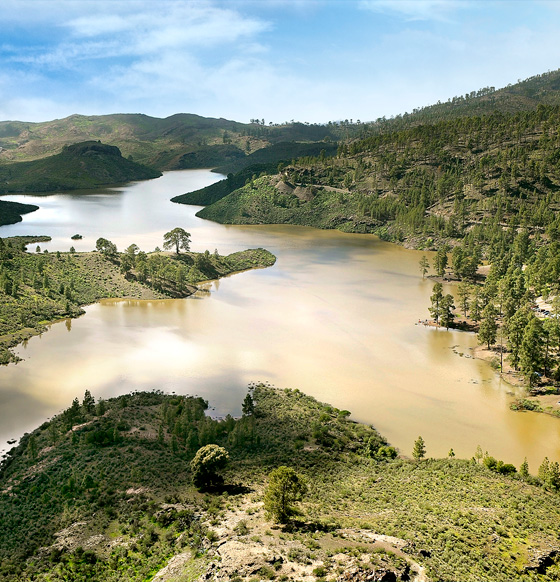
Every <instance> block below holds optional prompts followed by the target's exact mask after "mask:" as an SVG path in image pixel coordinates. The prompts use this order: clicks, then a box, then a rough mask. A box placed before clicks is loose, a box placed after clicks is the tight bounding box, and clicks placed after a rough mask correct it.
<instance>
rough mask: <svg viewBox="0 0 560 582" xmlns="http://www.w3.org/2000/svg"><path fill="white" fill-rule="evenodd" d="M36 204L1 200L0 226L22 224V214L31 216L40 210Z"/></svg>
mask: <svg viewBox="0 0 560 582" xmlns="http://www.w3.org/2000/svg"><path fill="white" fill-rule="evenodd" d="M38 209H39V207H38V206H36V205H35V204H21V203H20V202H8V201H6V200H0V226H3V225H5V224H15V223H16V222H21V215H22V214H29V213H30V212H34V211H35V210H38Z"/></svg>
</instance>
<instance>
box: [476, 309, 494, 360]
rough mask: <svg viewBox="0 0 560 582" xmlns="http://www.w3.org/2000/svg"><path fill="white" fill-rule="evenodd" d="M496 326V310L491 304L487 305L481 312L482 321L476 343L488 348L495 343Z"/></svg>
mask: <svg viewBox="0 0 560 582" xmlns="http://www.w3.org/2000/svg"><path fill="white" fill-rule="evenodd" d="M497 332H498V324H497V323H496V308H495V307H494V304H493V303H489V304H488V305H487V306H486V307H485V308H484V311H483V312H482V321H481V322H480V327H479V328H478V341H479V342H480V343H485V344H487V346H488V349H490V346H491V345H492V344H493V343H495V342H496V335H497Z"/></svg>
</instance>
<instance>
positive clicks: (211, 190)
mask: <svg viewBox="0 0 560 582" xmlns="http://www.w3.org/2000/svg"><path fill="white" fill-rule="evenodd" d="M336 151H337V144H336V143H325V142H321V143H295V142H291V143H284V142H281V143H279V144H276V145H272V146H269V147H266V148H262V149H260V150H257V151H256V152H254V153H253V154H251V155H249V156H247V157H246V158H242V159H239V160H237V162H234V163H231V164H229V165H228V166H221V167H218V168H215V170H214V171H215V172H218V173H222V174H227V179H225V180H220V181H219V182H214V184H210V186H206V187H204V188H201V189H200V190H195V191H193V192H187V193H186V194H181V195H179V196H175V197H173V198H172V199H171V201H172V202H177V203H179V204H197V205H203V206H204V205H207V204H212V203H214V202H217V201H218V200H221V199H222V198H224V197H225V196H227V195H228V194H230V193H231V192H233V191H234V190H236V189H237V188H241V187H242V186H244V185H245V184H246V183H247V182H250V181H251V180H252V179H254V178H255V177H256V176H260V175H262V174H274V173H275V172H277V171H278V167H279V164H281V165H282V166H286V165H288V164H289V163H290V162H291V161H293V160H294V159H296V158H300V157H310V156H311V157H313V156H320V157H322V158H325V157H327V156H328V157H331V156H333V155H335V154H336ZM239 168H241V169H239Z"/></svg>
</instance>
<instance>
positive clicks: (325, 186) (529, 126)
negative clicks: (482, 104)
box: [200, 105, 560, 246]
mask: <svg viewBox="0 0 560 582" xmlns="http://www.w3.org/2000/svg"><path fill="white" fill-rule="evenodd" d="M559 124H560V107H559V106H543V105H539V106H538V107H537V109H536V110H533V111H527V112H521V113H516V114H501V113H493V114H491V115H487V116H482V117H465V118H460V119H457V120H453V121H442V122H438V123H433V124H426V125H419V126H417V127H412V128H410V129H406V130H402V131H397V132H393V133H386V134H382V135H376V136H371V137H368V138H364V139H358V140H350V141H348V142H344V143H342V144H341V146H340V147H339V152H338V156H337V157H335V158H326V159H321V158H314V159H302V160H300V161H298V162H297V163H296V164H293V165H289V166H288V167H286V168H284V169H283V171H282V173H281V174H277V175H274V176H270V177H268V178H261V179H259V180H257V181H255V182H254V183H253V184H249V185H247V186H244V187H243V188H242V190H241V191H239V192H233V193H232V194H230V195H229V196H228V197H227V198H224V199H223V200H221V201H220V202H218V203H216V204H214V205H212V206H209V207H207V208H205V209H204V210H203V211H201V212H200V216H202V217H204V218H209V219H211V220H216V221H218V222H228V223H231V222H233V223H241V224H254V223H258V222H288V223H297V224H309V225H310V226H322V227H327V225H330V226H328V227H331V228H332V227H335V228H342V229H343V230H348V231H356V232H375V233H377V234H380V235H382V236H383V237H384V238H388V239H389V240H395V241H403V240H405V239H413V238H414V239H415V244H416V246H422V244H427V245H428V246H430V244H433V243H428V239H431V240H432V241H434V240H437V239H438V238H439V239H442V238H458V239H460V238H462V237H464V236H466V235H467V234H469V233H474V232H477V233H480V232H484V233H486V234H485V235H484V236H486V235H488V236H490V234H489V233H490V232H491V231H492V230H493V229H496V228H497V227H499V225H503V224H505V225H507V224H517V225H523V226H526V227H528V228H532V229H533V230H535V229H536V230H540V231H541V232H546V233H547V234H548V235H549V236H551V237H553V238H554V237H555V236H556V232H557V230H558V228H559V227H560V222H559V220H558V210H559V209H560V198H559V194H558V191H559V188H560V166H559V160H560V135H559V133H558V131H557V127H558V126H559ZM297 187H299V188H300V190H301V189H304V190H307V194H306V195H304V196H302V195H300V196H299V197H298V195H297V193H296V191H295V189H296V188H297ZM271 188H272V189H273V190H270V189H271ZM265 190H266V192H268V194H266V193H265ZM327 215H328V216H327Z"/></svg>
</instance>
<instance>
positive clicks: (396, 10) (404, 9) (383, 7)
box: [360, 0, 469, 21]
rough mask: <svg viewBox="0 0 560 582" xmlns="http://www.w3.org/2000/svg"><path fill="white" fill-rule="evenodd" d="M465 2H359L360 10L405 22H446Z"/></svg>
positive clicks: (381, 0)
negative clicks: (396, 17)
mask: <svg viewBox="0 0 560 582" xmlns="http://www.w3.org/2000/svg"><path fill="white" fill-rule="evenodd" d="M468 5H469V3H468V2H467V1H465V0H361V2H360V6H361V7H362V8H365V9H368V10H372V11H374V12H381V13H384V14H395V15H398V16H401V17H403V18H405V19H406V20H441V21H447V20H449V19H450V16H451V14H452V13H454V12H455V11H456V10H458V9H460V8H465V7H467V6H468Z"/></svg>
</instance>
